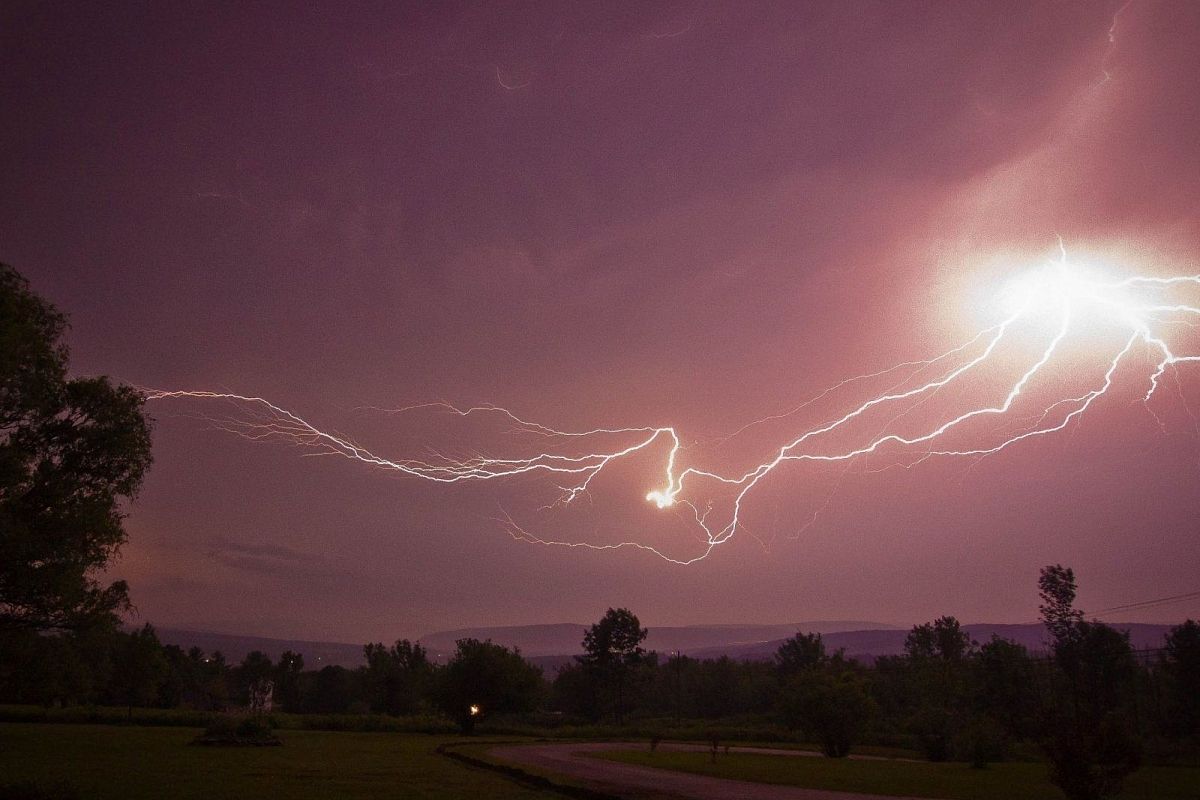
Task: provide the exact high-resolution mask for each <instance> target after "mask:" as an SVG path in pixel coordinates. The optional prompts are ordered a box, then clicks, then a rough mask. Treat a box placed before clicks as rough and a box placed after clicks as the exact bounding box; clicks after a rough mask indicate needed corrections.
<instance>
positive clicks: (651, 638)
mask: <svg viewBox="0 0 1200 800" xmlns="http://www.w3.org/2000/svg"><path fill="white" fill-rule="evenodd" d="M1110 624H1112V625H1113V626H1114V627H1116V628H1118V629H1120V630H1125V631H1128V632H1129V638H1130V641H1131V642H1132V644H1133V646H1134V647H1135V648H1137V649H1139V650H1144V649H1154V648H1158V647H1162V646H1163V637H1164V636H1165V635H1166V633H1167V631H1168V630H1170V628H1171V626H1170V625H1152V624H1146V623H1137V622H1134V623H1110ZM587 627H588V626H587V625H586V624H583V623H557V624H551V625H512V626H505V627H485V628H461V629H458V630H452V631H439V632H436V633H430V634H427V635H425V636H422V637H421V638H420V642H421V644H422V645H424V647H425V648H426V649H427V650H428V651H429V654H430V657H431V658H433V659H434V660H437V661H444V660H445V659H446V658H447V656H448V655H449V654H450V653H452V652H453V651H454V643H455V641H457V640H458V639H464V638H474V639H491V640H492V641H493V642H496V643H497V644H502V645H504V646H505V647H519V648H520V649H521V653H522V654H523V655H525V657H526V658H528V659H529V660H530V661H532V662H533V663H535V664H537V665H538V666H541V667H542V668H543V669H545V670H547V671H548V672H549V671H553V670H556V669H557V668H558V667H560V666H561V665H563V664H566V663H570V662H571V660H572V659H573V657H574V656H575V655H577V654H578V653H580V652H582V640H583V632H584V630H585V629H586V628H587ZM963 628H964V630H966V631H967V633H968V634H969V635H970V636H971V638H972V639H974V640H975V641H977V642H979V643H981V644H982V643H984V642H987V641H988V640H989V639H991V637H992V636H999V637H1001V638H1003V639H1009V640H1011V641H1014V642H1018V643H1020V644H1023V645H1025V647H1027V648H1029V649H1030V650H1031V651H1034V652H1036V651H1040V650H1044V649H1045V640H1046V631H1045V629H1044V628H1043V627H1042V626H1041V625H1040V624H1036V623H1034V624H1025V625H1004V624H997V625H989V624H972V625H964V626H963ZM649 631H650V632H649V635H648V636H647V637H646V645H645V646H646V649H647V650H655V651H657V652H658V653H660V654H661V655H664V656H665V655H667V654H670V653H673V652H680V653H683V654H685V655H688V656H692V657H694V658H720V657H721V656H728V657H730V658H735V659H742V660H747V661H765V660H769V659H770V658H771V657H772V656H774V654H775V651H776V650H777V649H778V648H779V645H780V644H781V643H782V642H783V641H784V640H785V639H787V638H789V637H791V636H793V635H795V634H796V633H797V632H798V631H802V632H804V633H820V634H821V636H822V638H823V639H824V642H825V647H826V649H827V650H829V651H830V652H833V651H835V650H839V649H842V650H845V653H846V655H847V656H850V657H853V658H856V659H859V660H861V661H867V662H870V661H873V660H874V659H875V658H877V657H879V656H887V655H897V654H899V653H902V652H904V637H905V636H906V635H907V634H908V629H907V628H899V627H896V626H894V625H884V624H882V623H878V622H867V621H855V620H843V621H829V620H815V621H808V622H797V623H792V624H784V625H685V626H663V627H657V628H650V629H649ZM158 636H159V639H161V640H162V641H163V642H164V643H166V644H175V645H179V646H180V647H183V648H185V649H186V648H189V647H199V648H201V649H202V650H204V651H205V652H206V653H211V652H213V651H215V650H219V651H221V653H223V654H224V655H225V658H226V659H227V660H228V661H230V662H234V663H236V662H238V661H241V660H242V659H243V658H245V656H246V654H247V653H249V652H250V651H252V650H259V651H262V652H263V653H266V654H267V655H268V656H270V657H271V659H272V660H276V659H278V658H279V656H280V655H281V654H282V653H283V652H284V651H285V650H291V651H293V652H296V653H300V654H301V655H302V656H304V665H305V667H306V668H307V669H314V668H320V667H323V666H326V665H329V664H334V665H337V666H342V667H358V666H361V665H362V664H363V649H362V645H361V644H346V643H342V642H315V641H306V640H300V639H269V638H265V637H258V636H236V635H231V634H224V633H206V632H201V631H188V630H178V629H173V628H161V629H159V630H158ZM389 644H390V643H389Z"/></svg>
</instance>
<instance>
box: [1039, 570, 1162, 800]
mask: <svg viewBox="0 0 1200 800" xmlns="http://www.w3.org/2000/svg"><path fill="white" fill-rule="evenodd" d="M1038 588H1039V589H1040V591H1041V598H1042V605H1041V612H1042V622H1043V623H1045V626H1046V630H1047V631H1048V632H1049V634H1050V647H1051V650H1052V652H1053V654H1054V664H1055V667H1056V671H1055V675H1054V684H1053V686H1052V691H1051V693H1050V695H1049V697H1048V698H1047V703H1046V708H1045V709H1044V712H1045V715H1046V719H1045V721H1044V729H1045V738H1044V740H1043V742H1042V746H1043V748H1044V749H1045V751H1046V755H1047V757H1048V758H1049V760H1050V782H1051V783H1053V784H1055V785H1056V786H1058V788H1059V789H1061V790H1062V792H1063V794H1065V795H1066V796H1067V798H1068V799H1069V800H1101V799H1102V798H1105V797H1111V796H1112V795H1115V794H1117V793H1119V792H1120V790H1121V785H1122V783H1123V782H1124V780H1125V776H1126V775H1128V774H1129V773H1130V772H1132V771H1134V770H1135V769H1137V767H1138V765H1139V763H1140V749H1139V745H1138V739H1137V734H1136V731H1135V729H1134V726H1133V724H1132V719H1131V716H1132V715H1131V714H1130V711H1129V709H1128V708H1127V707H1126V706H1127V705H1128V703H1129V702H1130V700H1131V699H1133V696H1134V691H1135V686H1134V681H1135V679H1136V672H1137V668H1136V664H1135V662H1134V658H1133V651H1132V649H1131V648H1130V646H1129V634H1128V633H1124V632H1121V631H1117V630H1114V629H1113V628H1110V627H1108V626H1107V625H1104V624H1102V623H1100V622H1096V621H1087V620H1085V619H1083V614H1082V612H1080V611H1078V610H1077V609H1076V608H1075V593H1076V587H1075V573H1074V572H1072V571H1071V570H1070V569H1069V568H1066V567H1063V566H1061V565H1059V564H1054V565H1051V566H1047V567H1044V568H1043V569H1042V572H1041V576H1040V577H1039V579H1038Z"/></svg>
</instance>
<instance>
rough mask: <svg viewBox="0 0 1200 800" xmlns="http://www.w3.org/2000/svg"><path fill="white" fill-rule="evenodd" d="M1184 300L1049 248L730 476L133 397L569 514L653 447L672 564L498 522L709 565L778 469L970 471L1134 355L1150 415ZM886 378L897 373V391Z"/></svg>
mask: <svg viewBox="0 0 1200 800" xmlns="http://www.w3.org/2000/svg"><path fill="white" fill-rule="evenodd" d="M1196 290H1200V275H1184V276H1175V277H1154V276H1143V275H1135V276H1132V277H1126V278H1123V279H1119V280H1104V279H1100V278H1097V277H1094V276H1092V275H1090V274H1089V273H1088V272H1087V271H1086V270H1084V269H1080V268H1078V267H1076V266H1075V265H1073V264H1072V263H1070V261H1069V260H1068V258H1067V251H1066V248H1065V247H1064V246H1063V245H1062V242H1061V241H1060V242H1059V251H1058V257H1057V258H1055V259H1052V260H1048V261H1047V263H1045V264H1044V265H1043V266H1042V267H1041V268H1039V269H1037V270H1034V271H1032V272H1030V273H1029V274H1027V275H1023V276H1020V277H1019V278H1018V279H1017V280H1015V281H1013V282H1012V284H1011V285H1010V286H1009V287H1007V288H1006V289H1005V290H1004V291H1003V292H1000V293H998V295H997V299H998V300H999V301H1000V302H1001V304H1002V305H1004V306H1005V307H1006V309H1007V310H1006V313H1005V314H1004V315H1003V318H1002V319H1001V321H1000V322H998V323H996V324H994V325H992V326H990V327H987V328H984V329H983V330H981V331H979V332H978V333H977V334H975V335H974V336H973V337H971V338H970V339H968V340H967V341H965V342H964V343H963V344H961V345H958V346H957V347H954V348H952V349H950V350H947V351H945V352H943V353H941V354H940V355H937V356H934V357H933V358H929V359H924V360H916V361H907V362H903V363H901V364H897V365H895V366H893V367H890V368H888V369H885V370H880V371H877V372H872V373H867V374H864V375H858V376H855V377H853V378H848V379H846V380H844V381H842V382H840V383H838V384H836V385H834V386H832V387H830V388H829V389H826V390H825V391H823V392H821V393H820V394H818V395H817V396H815V397H814V398H812V399H811V400H809V401H806V402H805V403H803V404H800V405H798V406H795V407H794V408H792V409H790V410H789V411H786V412H784V413H781V414H775V415H771V416H767V417H764V418H762V419H759V420H755V421H753V422H751V423H749V424H748V425H745V426H743V427H742V428H739V429H738V430H736V431H734V432H733V433H731V434H729V435H727V436H724V437H721V438H719V439H717V440H716V442H717V444H718V445H720V444H724V443H725V442H727V441H729V440H730V439H732V438H733V437H735V436H739V435H741V434H743V433H745V432H746V431H747V430H749V429H750V428H752V427H754V426H758V425H761V424H764V423H766V422H775V423H780V422H782V421H784V420H787V419H789V418H790V417H792V416H794V415H795V414H797V413H798V412H800V411H801V410H802V409H804V408H807V407H809V406H810V405H811V404H813V403H815V402H816V401H818V400H822V399H825V398H827V397H830V396H831V395H833V394H834V393H835V392H837V391H840V390H843V389H845V388H847V387H849V386H851V385H854V384H858V383H861V382H864V381H869V380H873V379H879V378H884V377H889V378H891V379H893V380H894V383H893V385H892V386H891V387H890V388H888V389H887V390H885V391H884V392H883V393H881V394H878V395H875V396H872V397H869V398H867V399H866V400H863V401H861V402H859V403H858V404H857V405H854V406H853V407H852V408H851V409H850V410H848V411H845V412H844V413H841V414H837V415H835V416H834V417H833V418H832V419H830V420H829V421H827V422H824V423H822V424H819V425H817V426H816V427H812V428H809V429H807V430H802V431H800V432H798V433H795V434H794V435H792V436H790V437H789V438H787V440H786V441H784V442H783V443H782V444H780V445H779V446H778V447H776V448H775V449H774V450H772V451H770V453H769V454H768V456H767V457H766V458H764V459H763V460H761V461H760V462H758V463H756V464H754V465H753V466H751V467H750V468H748V469H745V470H743V471H740V472H733V473H725V472H719V471H716V470H714V469H706V468H702V467H701V466H698V465H688V466H683V465H682V460H683V458H684V455H685V450H686V448H685V446H684V444H683V440H682V439H681V437H680V434H679V432H678V431H677V430H676V428H675V427H673V426H654V425H647V426H637V427H597V428H590V429H584V430H578V431H569V430H559V429H556V428H552V427H549V426H546V425H543V424H540V423H537V422H533V421H531V420H527V419H525V418H523V417H520V416H518V415H517V414H515V413H514V412H512V411H510V410H508V409H506V408H502V407H499V406H494V405H476V406H467V407H463V406H457V405H453V404H450V403H445V402H439V403H426V404H422V405H417V406H407V407H404V408H397V409H387V410H386V411H387V413H389V414H404V413H409V412H413V411H417V410H421V409H426V410H436V411H441V412H445V413H448V414H451V415H456V416H458V417H463V418H467V417H479V416H488V417H494V418H496V419H498V420H500V421H501V422H503V423H504V424H506V425H508V426H509V432H510V433H514V434H520V435H523V436H526V437H528V438H532V439H536V440H537V441H539V442H542V441H544V442H545V444H546V449H545V450H543V451H541V452H537V453H535V454H534V455H531V456H527V457H505V458H502V457H495V456H491V455H487V454H484V453H471V454H469V455H466V456H463V455H456V454H449V453H443V452H439V451H436V450H432V449H431V450H429V451H427V452H426V453H424V454H422V455H421V456H419V457H411V458H400V459H396V458H388V457H384V456H382V455H379V454H378V453H376V452H373V451H372V450H370V449H368V448H367V447H366V446H364V445H362V444H359V443H357V442H355V441H354V440H353V439H351V438H350V437H348V436H345V435H341V434H337V433H334V432H331V431H327V430H323V429H321V428H319V427H317V426H316V425H314V424H312V423H310V422H309V421H307V420H305V419H304V418H302V417H300V416H299V415H298V414H296V413H294V412H292V411H289V410H287V409H285V408H283V407H281V406H279V405H276V404H275V403H273V402H271V401H270V400H267V399H265V398H263V397H257V396H252V395H242V394H234V393H227V392H213V391H202V390H159V389H144V390H143V392H144V394H145V397H146V399H147V400H149V401H155V402H160V401H168V400H172V399H184V398H187V399H193V400H206V401H225V402H226V403H228V404H230V406H229V407H230V408H232V412H231V413H229V414H227V415H225V416H213V415H211V414H206V415H205V416H204V418H205V419H207V420H208V421H209V422H210V423H212V424H213V425H215V426H216V427H218V428H220V429H222V430H225V431H228V432H230V433H233V434H236V435H238V436H241V437H244V438H247V439H250V440H254V441H278V442H286V443H289V444H292V445H295V446H298V447H300V448H303V449H304V450H305V451H307V452H308V453H310V454H313V455H334V456H340V457H343V458H346V459H350V460H353V461H356V462H359V463H362V464H365V465H367V466H369V467H374V468H377V469H380V470H384V471H387V472H390V473H397V474H400V475H402V476H407V477H410V478H417V479H421V480H426V481H431V482H434V483H445V484H453V483H464V482H474V481H492V480H510V479H515V478H518V477H520V476H525V475H528V476H543V477H546V478H549V479H551V480H552V481H553V482H554V485H555V486H556V488H557V489H558V491H559V495H558V497H557V499H556V500H555V501H554V502H553V503H551V504H550V505H549V506H545V507H544V508H550V507H558V506H565V505H569V504H571V503H574V502H576V501H577V500H578V499H579V498H580V497H581V496H584V495H587V494H588V491H589V488H590V486H591V485H592V482H593V481H594V479H596V477H597V476H599V475H601V474H602V473H603V472H604V471H605V470H606V469H608V468H609V467H610V466H612V465H613V464H615V463H617V462H620V461H622V460H625V459H628V458H629V457H631V456H633V455H634V454H637V453H643V454H648V453H654V452H657V450H656V449H655V448H658V449H661V450H664V451H665V457H664V458H663V460H662V462H661V467H660V469H661V472H660V475H661V483H660V484H658V485H657V486H655V487H654V488H651V489H650V491H648V492H646V494H645V496H644V497H645V500H646V501H648V502H650V503H652V504H654V505H655V506H656V507H657V508H659V509H663V510H667V509H671V510H674V511H677V512H680V513H682V515H683V516H684V518H685V520H686V521H687V522H688V524H689V525H694V526H695V528H696V531H697V533H698V535H699V542H700V544H701V546H700V548H699V552H697V553H696V554H695V555H692V556H689V557H686V558H678V557H675V556H672V555H670V554H668V553H666V552H663V551H662V550H661V549H659V548H657V547H654V546H652V545H650V544H647V543H645V542H639V541H619V542H614V543H611V544H596V543H592V542H578V541H559V540H553V539H545V538H542V537H539V536H536V535H534V534H533V533H531V532H529V531H528V530H526V529H525V528H524V527H522V525H521V524H520V523H518V521H517V520H515V519H514V518H513V517H512V516H511V515H510V514H508V513H507V512H505V511H502V512H501V516H500V517H498V518H497V519H496V521H497V522H498V523H499V524H500V525H501V527H502V528H503V529H504V530H505V531H506V532H507V533H509V535H511V536H512V537H513V538H514V539H517V540H519V541H524V542H530V543H536V544H542V545H551V546H558V547H568V548H583V549H589V550H619V549H626V548H630V549H636V550H641V551H645V552H648V553H651V554H653V555H655V556H657V557H659V558H662V559H663V560H665V561H668V562H670V563H673V564H680V565H686V564H692V563H695V562H697V561H700V560H702V559H704V558H707V557H708V556H709V555H710V554H711V553H712V552H713V550H714V549H715V548H716V547H718V546H719V545H721V544H724V543H726V542H728V541H729V540H730V539H732V538H733V537H734V536H735V535H736V534H737V533H738V531H739V530H742V529H744V527H745V526H744V522H743V519H742V516H743V507H744V506H745V505H746V504H747V503H748V502H749V501H750V500H751V499H752V497H753V493H754V490H755V489H756V487H758V486H760V485H761V484H762V483H763V481H764V480H766V479H767V478H768V476H770V475H772V473H775V472H776V471H777V470H779V469H781V468H783V467H785V466H786V465H788V464H792V463H795V462H816V463H831V462H832V463H838V462H842V463H847V464H848V463H850V462H853V461H855V460H856V459H860V458H863V457H867V456H872V455H875V454H886V455H888V456H890V457H893V458H896V459H904V458H908V459H909V460H908V462H907V463H903V462H897V465H899V466H904V467H906V468H908V467H912V466H915V465H917V464H920V463H922V462H924V461H926V460H928V459H932V458H954V457H966V458H976V459H978V458H983V457H986V456H990V455H994V454H996V453H999V452H1001V451H1003V450H1005V449H1007V448H1010V447H1013V446H1015V445H1017V444H1019V443H1022V442H1026V441H1029V440H1032V439H1036V438H1040V437H1045V436H1049V435H1052V434H1054V433H1058V432H1060V431H1063V430H1065V429H1066V428H1068V427H1069V426H1070V425H1071V423H1072V422H1074V421H1076V420H1078V419H1079V418H1080V417H1081V416H1082V415H1083V414H1085V413H1086V412H1087V411H1088V410H1089V409H1090V408H1092V407H1093V406H1094V405H1095V403H1096V402H1097V401H1098V400H1099V399H1100V398H1102V397H1104V396H1105V395H1106V394H1108V393H1109V391H1110V390H1111V389H1112V387H1113V386H1114V384H1115V383H1116V379H1117V373H1118V372H1119V370H1120V369H1121V368H1122V366H1123V365H1124V364H1126V363H1127V362H1130V361H1133V360H1134V354H1135V353H1137V352H1142V353H1145V354H1148V355H1149V356H1150V358H1149V360H1148V362H1146V361H1143V363H1149V367H1148V369H1147V372H1146V374H1145V376H1144V380H1145V391H1144V392H1141V393H1140V402H1141V403H1142V404H1143V405H1145V406H1146V408H1147V409H1148V410H1149V403H1150V401H1151V399H1152V398H1153V397H1154V395H1155V394H1156V392H1157V391H1158V389H1159V388H1160V387H1161V386H1162V385H1163V379H1164V376H1165V375H1166V374H1167V372H1168V371H1171V370H1175V369H1176V368H1178V367H1179V366H1180V365H1186V364H1188V363H1191V362H1198V361H1200V355H1195V354H1178V353H1176V352H1175V350H1174V349H1173V348H1172V345H1171V344H1170V342H1169V339H1168V337H1167V335H1166V334H1165V333H1164V332H1163V330H1162V329H1163V328H1164V327H1166V326H1167V325H1170V324H1176V323H1183V324H1184V325H1185V326H1186V327H1188V329H1189V330H1191V329H1193V328H1194V327H1195V321H1200V320H1195V318H1197V317H1200V306H1197V305H1191V304H1190V303H1188V302H1184V301H1181V300H1179V299H1177V298H1176V297H1174V296H1173V295H1174V294H1175V293H1179V292H1187V291H1196ZM1164 295H1166V296H1165V297H1164ZM1194 320H1195V321H1194ZM1085 324H1087V325H1093V326H1095V325H1098V326H1100V327H1102V328H1105V329H1113V330H1115V331H1119V332H1121V336H1120V339H1119V342H1120V343H1119V345H1113V346H1112V349H1111V350H1109V351H1108V355H1107V356H1106V357H1105V359H1104V360H1103V362H1102V364H1103V371H1102V373H1101V374H1100V375H1099V376H1098V379H1097V380H1096V382H1095V383H1094V385H1092V386H1091V388H1089V389H1087V390H1086V391H1083V392H1082V393H1078V394H1069V395H1068V396H1065V397H1063V396H1058V397H1057V398H1055V399H1052V400H1051V401H1050V402H1047V403H1045V404H1044V405H1042V406H1041V407H1040V409H1035V410H1034V411H1033V413H1032V414H1027V415H1026V416H1023V417H1019V418H1018V417H1017V415H1016V414H1015V413H1014V408H1015V407H1016V406H1017V405H1018V404H1020V403H1022V402H1023V401H1024V402H1026V403H1032V402H1034V401H1033V400H1032V398H1031V394H1032V389H1033V388H1034V387H1035V385H1037V384H1039V382H1040V383H1042V384H1050V386H1049V388H1053V385H1052V384H1051V382H1050V381H1049V380H1048V375H1047V373H1048V372H1049V371H1050V370H1051V369H1052V368H1053V367H1054V365H1056V364H1058V363H1059V362H1062V361H1063V358H1062V352H1063V351H1064V349H1066V347H1067V345H1068V343H1069V342H1071V341H1072V339H1079V338H1081V336H1082V334H1083V330H1082V328H1083V326H1084V325H1085ZM1030 336H1032V337H1034V338H1035V339H1037V338H1041V340H1042V341H1041V344H1039V345H1037V346H1036V347H1035V348H1034V349H1033V353H1032V354H1030V355H1029V357H1028V360H1027V361H1026V362H1025V363H1026V365H1025V366H1024V368H1022V369H1020V371H1019V373H1018V374H1017V375H1016V377H1015V379H1014V380H1011V382H1009V383H1006V384H1002V388H1001V391H1000V392H999V393H997V395H996V397H995V399H994V400H993V401H991V402H981V403H977V404H976V405H973V406H971V407H968V408H966V409H965V410H961V411H960V412H959V413H956V414H952V415H948V416H944V417H942V418H940V419H935V420H934V421H932V422H928V423H927V424H925V425H924V427H923V428H922V429H920V430H918V431H917V432H913V433H908V434H901V433H898V432H895V431H894V430H892V428H893V426H894V425H896V424H898V423H899V422H900V421H901V420H903V419H905V418H906V417H907V416H909V415H910V414H911V412H912V411H913V410H914V409H915V408H917V407H918V406H921V405H923V404H925V403H926V402H927V401H928V400H929V399H930V398H932V397H933V396H934V395H936V394H937V393H939V392H940V391H942V390H943V389H949V388H962V389H971V388H974V389H976V390H985V389H987V388H988V380H987V379H988V378H989V373H988V372H987V370H989V368H990V367H992V366H993V365H996V367H995V369H994V370H993V371H992V373H991V379H992V380H993V381H994V380H995V375H996V373H997V372H999V373H1001V374H1002V369H1001V367H1000V365H999V361H1000V358H1001V357H1000V353H1001V351H1002V350H1004V349H1006V348H1007V349H1009V350H1011V349H1013V347H1012V346H1013V344H1014V343H1015V342H1016V340H1017V339H1018V338H1020V337H1030ZM1010 356H1011V354H1010ZM1066 366H1073V365H1071V364H1067V365H1066ZM1073 371H1074V369H1073ZM898 373H903V374H902V375H901V377H900V378H899V380H895V377H896V376H897V374H898ZM1176 379H1177V380H1178V378H1177V376H1176ZM889 409H891V410H889ZM377 410H383V409H377ZM874 412H879V413H885V414H891V416H889V417H888V419H887V421H886V422H885V423H884V425H883V426H882V428H881V429H878V430H875V431H874V433H872V434H871V435H869V436H867V437H866V438H865V439H864V438H861V432H860V429H861V428H864V427H867V423H868V421H869V419H870V418H871V415H872V414H873V413H874ZM1151 413H1153V412H1151ZM989 422H990V423H992V427H991V428H990V429H989V430H985V431H982V432H977V431H975V428H977V427H979V426H980V425H981V424H983V423H989ZM877 427H878V426H877ZM997 428H999V430H997ZM855 436H859V437H860V438H859V441H858V442H857V443H854V444H849V445H848V444H845V443H844V442H842V439H844V438H850V439H853V438H855ZM963 439H965V440H966V443H963ZM905 454H910V455H908V456H906V455H905ZM704 485H711V486H713V487H715V488H716V489H718V490H724V491H728V492H730V493H732V505H731V509H730V511H729V513H728V514H727V515H725V516H723V517H722V518H720V519H716V520H714V519H713V517H714V514H713V501H712V499H711V498H710V497H706V496H705V494H704V489H703V488H702V487H703V486H704ZM827 503H828V499H827V500H826V504H827ZM823 507H824V506H822V508H823Z"/></svg>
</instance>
